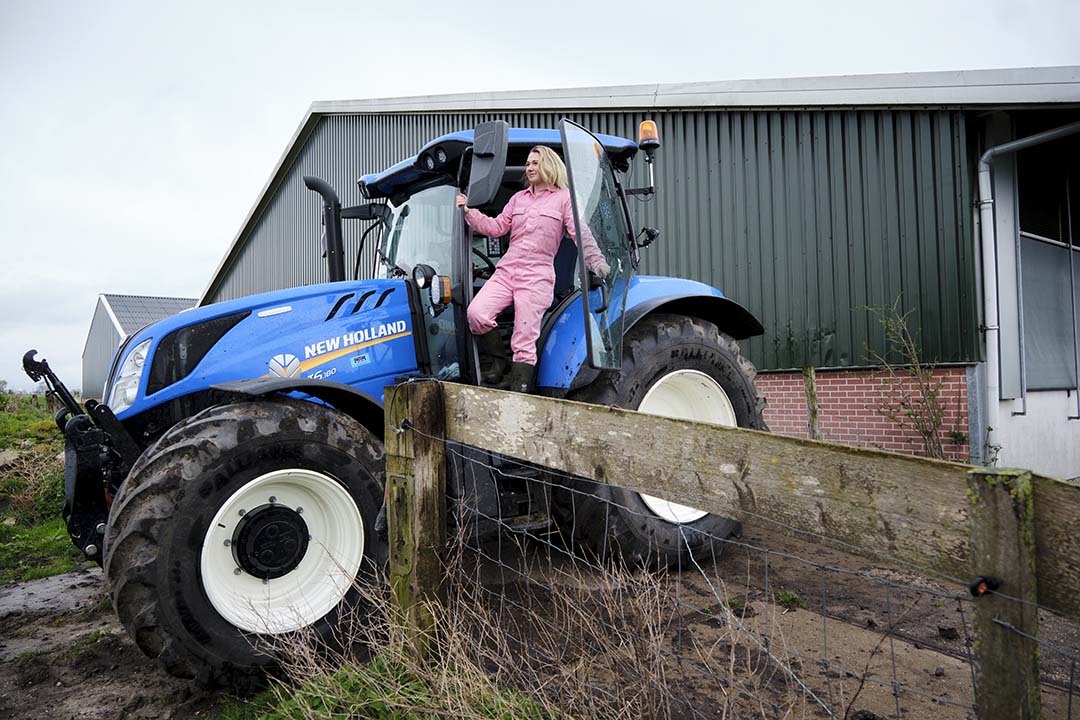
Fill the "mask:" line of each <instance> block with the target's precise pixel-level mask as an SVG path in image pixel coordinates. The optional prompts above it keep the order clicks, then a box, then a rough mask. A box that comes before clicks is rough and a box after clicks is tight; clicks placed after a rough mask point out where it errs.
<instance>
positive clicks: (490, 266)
mask: <svg viewBox="0 0 1080 720" xmlns="http://www.w3.org/2000/svg"><path fill="white" fill-rule="evenodd" d="M472 251H473V255H475V256H476V257H478V258H480V259H481V260H483V261H484V267H474V268H473V278H474V279H475V278H483V279H484V280H487V279H488V278H490V277H491V276H492V275H494V274H495V263H493V262H491V258H489V257H488V256H487V255H485V254H484V253H483V252H481V250H480V248H478V247H474V248H473V249H472Z"/></svg>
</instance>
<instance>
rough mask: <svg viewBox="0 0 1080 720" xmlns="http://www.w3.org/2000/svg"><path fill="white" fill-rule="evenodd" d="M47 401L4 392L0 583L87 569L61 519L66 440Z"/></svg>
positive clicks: (0, 403)
mask: <svg viewBox="0 0 1080 720" xmlns="http://www.w3.org/2000/svg"><path fill="white" fill-rule="evenodd" d="M54 412H55V408H54V407H52V406H50V405H49V404H48V403H45V402H44V401H40V400H35V399H33V398H32V397H30V396H26V395H16V394H14V393H0V452H5V453H8V454H10V453H12V452H14V453H16V454H15V456H14V458H13V459H9V461H7V462H5V464H4V465H3V466H2V467H0V584H7V583H12V582H26V581H27V580H35V579H37V578H43V577H49V576H52V575H59V574H61V573H65V572H70V571H72V570H75V569H77V568H80V567H84V566H85V565H86V562H85V560H84V558H83V555H82V553H80V552H79V551H78V550H76V549H75V547H74V546H73V545H72V544H71V540H70V539H69V538H68V534H67V530H66V529H65V527H64V523H63V521H62V520H61V519H60V511H61V509H62V508H63V506H64V463H63V460H62V459H61V458H60V455H61V453H62V452H63V449H64V443H63V438H62V436H61V435H60V431H59V430H58V429H57V427H56V423H55V421H54V420H53V414H54Z"/></svg>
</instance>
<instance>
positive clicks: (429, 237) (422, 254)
mask: <svg viewBox="0 0 1080 720" xmlns="http://www.w3.org/2000/svg"><path fill="white" fill-rule="evenodd" d="M456 194H457V190H456V189H455V188H454V186H452V185H440V186H438V187H432V188H428V189H427V190H421V191H420V192H418V193H416V194H415V195H413V196H412V197H410V198H409V199H408V200H406V201H405V202H403V203H402V204H401V205H400V206H396V205H391V206H390V207H391V211H392V214H391V216H390V220H389V222H388V223H387V228H388V230H387V232H386V233H385V234H384V236H383V237H384V238H385V239H384V241H383V243H382V248H381V250H382V255H383V257H380V258H377V259H376V263H378V267H376V268H375V276H376V277H387V278H389V277H394V273H395V267H397V268H400V269H401V271H404V272H405V273H406V274H410V273H411V272H412V269H413V266H414V265H416V264H417V263H424V264H426V265H430V266H431V267H433V268H435V272H436V273H438V274H439V275H449V274H450V271H451V265H450V261H451V257H452V256H451V246H452V240H453V228H454V196H455V195H456ZM398 276H399V277H400V272H398Z"/></svg>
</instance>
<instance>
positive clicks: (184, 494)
mask: <svg viewBox="0 0 1080 720" xmlns="http://www.w3.org/2000/svg"><path fill="white" fill-rule="evenodd" d="M536 145H546V146H549V147H551V148H552V149H554V150H555V151H556V152H558V153H560V154H561V156H562V157H563V158H564V160H565V161H566V164H567V166H568V172H569V182H570V186H571V187H570V192H571V197H572V204H573V208H574V214H575V219H576V227H578V228H581V227H583V226H588V228H589V229H590V230H591V233H592V235H593V237H594V238H595V239H596V241H597V243H598V244H599V246H600V248H601V250H602V251H603V252H604V254H605V257H606V260H607V263H608V265H609V266H610V268H611V271H610V272H609V274H608V275H606V276H605V277H602V278H601V277H596V276H593V275H591V274H590V273H589V272H588V271H587V270H586V267H585V263H584V260H583V258H582V253H581V252H580V250H579V248H578V244H577V243H575V242H574V241H573V240H572V239H570V238H564V240H563V244H562V248H561V249H560V251H559V254H558V255H557V257H556V260H555V265H556V294H555V300H554V302H553V303H552V306H551V307H550V308H549V310H548V312H547V314H546V315H545V318H544V321H543V330H542V333H541V336H540V339H539V341H538V363H537V368H536V377H535V384H536V387H537V392H539V393H542V394H545V395H549V396H553V397H564V398H570V399H574V400H581V401H585V402H591V403H602V404H606V405H618V406H620V407H624V408H632V409H634V408H636V409H638V410H643V411H647V412H651V413H655V414H660V415H667V416H672V417H681V418H689V419H695V420H700V421H705V422H713V423H718V424H721V425H728V426H739V427H750V428H759V429H760V428H764V423H763V420H762V409H763V406H764V403H763V400H762V398H761V396H760V395H759V394H758V392H757V391H756V389H755V387H754V369H753V367H752V366H751V365H750V363H749V362H747V361H746V360H745V359H744V358H743V357H742V356H741V355H740V354H739V349H738V346H737V345H736V341H737V340H739V339H742V338H746V337H751V336H754V335H758V334H761V332H762V328H761V325H760V323H759V322H758V321H757V320H756V319H755V318H754V317H753V316H752V315H751V314H750V313H749V312H747V311H746V310H745V309H743V308H742V307H741V306H739V305H738V304H737V303H735V302H733V301H731V300H729V299H727V298H726V297H724V295H723V294H722V293H721V292H720V291H718V290H716V289H714V288H712V287H709V286H707V285H704V284H701V283H698V282H692V281H689V280H680V279H674V278H664V277H646V276H637V275H635V270H636V268H637V267H638V257H639V256H638V253H639V249H640V248H642V247H644V246H645V245H647V244H648V243H650V242H652V241H653V240H654V239H655V238H656V236H657V235H658V232H657V231H656V230H655V229H653V228H644V229H642V230H641V232H635V231H634V225H633V220H632V218H631V212H630V205H631V203H630V202H629V200H630V199H632V198H635V197H636V198H637V199H641V200H647V199H649V197H650V196H653V195H654V193H655V188H654V187H653V182H652V162H653V159H654V154H655V152H656V150H657V148H658V147H659V145H660V142H659V138H658V137H657V134H656V129H655V125H654V124H652V123H651V122H649V121H646V122H645V123H643V124H642V134H641V136H640V137H639V141H638V142H637V143H634V142H632V141H629V140H626V139H623V138H618V137H611V136H606V135H595V134H592V133H590V132H589V131H587V130H586V129H584V128H582V127H580V126H579V125H576V124H575V123H573V122H570V121H567V120H564V121H562V123H561V126H560V128H559V130H533V129H517V128H514V129H510V128H508V127H507V126H506V124H505V123H503V122H491V123H484V124H482V125H480V126H478V127H477V128H476V129H475V130H474V131H467V132H458V133H453V134H450V135H445V136H443V137H440V138H438V139H436V140H434V141H432V142H430V143H428V144H427V145H425V146H424V147H423V148H422V149H421V150H420V152H419V153H417V155H416V156H415V157H412V158H409V159H408V160H405V161H403V162H401V163H398V164H397V165H394V166H393V167H391V168H389V169H387V170H385V171H383V172H381V173H377V174H374V175H366V176H364V177H363V178H361V179H360V180H359V186H360V192H361V194H362V195H363V197H364V200H365V201H364V203H363V204H360V205H357V206H354V207H349V208H342V207H341V205H340V203H339V201H338V198H337V196H336V195H335V193H334V191H333V190H332V189H331V188H330V187H329V186H328V185H327V184H326V183H324V182H322V181H320V180H318V179H315V178H305V182H306V184H307V186H308V187H309V188H311V189H312V190H315V191H317V192H319V193H320V195H321V196H322V198H323V223H324V225H325V232H326V250H327V252H326V256H327V261H328V265H329V277H330V282H328V283H325V284H320V285H312V286H307V287H300V288H291V289H288V290H280V291H275V292H269V293H265V294H261V295H255V296H251V297H245V298H241V299H238V300H231V301H227V302H221V303H217V304H213V305H207V306H203V307H198V308H195V309H192V310H189V311H186V312H182V313H180V314H178V315H176V316H174V317H171V318H168V319H166V320H163V321H161V322H158V323H155V324H153V325H150V326H148V327H146V328H143V329H142V330H140V331H139V332H137V333H135V334H133V335H131V336H130V337H128V338H127V339H126V340H125V341H124V343H123V345H122V346H121V347H120V349H119V350H118V352H117V355H116V357H115V359H114V361H113V366H112V368H111V372H110V376H109V378H108V383H107V386H106V389H105V399H106V402H103V403H98V402H95V401H93V400H90V401H87V402H86V403H85V405H84V406H83V407H80V406H79V405H78V404H77V403H76V401H75V399H74V398H73V397H72V396H71V394H70V393H69V392H68V391H67V390H66V389H65V388H64V386H63V384H62V383H61V382H60V381H59V380H58V379H57V378H56V376H55V375H54V374H53V373H52V372H51V370H50V369H49V368H48V365H47V363H46V362H45V361H43V360H40V361H39V360H37V359H36V355H35V351H33V350H31V351H30V352H28V353H26V355H25V356H24V367H25V369H26V371H27V373H28V374H29V375H30V376H31V377H32V378H33V379H34V380H35V381H36V380H40V379H44V380H45V381H46V382H47V383H48V384H49V386H50V388H51V389H52V390H53V391H54V392H56V393H57V394H58V395H59V396H60V397H61V399H62V401H63V404H64V409H62V410H61V411H60V413H59V414H58V416H57V423H58V425H59V426H60V428H61V429H62V431H63V433H64V436H65V438H66V503H65V508H64V517H65V519H66V522H67V527H68V530H69V532H70V535H71V538H72V540H73V542H75V544H76V546H77V547H78V548H79V549H80V550H82V551H83V552H84V553H85V554H86V556H87V557H88V558H91V559H93V560H96V561H97V562H99V563H101V564H102V565H103V567H104V570H105V576H106V578H107V581H108V583H109V585H110V588H111V592H112V599H113V603H114V606H115V609H116V612H117V614H118V615H119V617H120V620H121V621H122V623H123V625H124V626H125V628H126V629H127V631H128V632H129V633H130V634H131V636H132V638H133V639H134V640H135V642H136V643H137V644H138V646H139V647H140V648H141V649H142V650H143V651H144V652H146V654H147V655H149V656H151V657H154V658H157V659H159V660H160V662H161V664H162V665H163V666H164V668H165V669H166V670H167V671H168V672H170V673H172V674H174V675H178V676H181V677H188V678H194V679H197V680H200V681H202V682H204V683H214V682H226V683H236V682H239V681H240V680H241V679H242V678H245V677H250V676H251V675H252V674H257V673H260V672H262V671H263V670H265V669H266V668H267V666H268V665H270V664H272V662H273V661H272V659H271V657H270V656H269V655H267V654H265V653H264V652H262V649H263V648H262V646H263V645H265V644H266V641H267V640H268V639H272V638H273V636H275V635H278V634H280V633H285V632H290V631H295V630H300V629H309V630H311V631H313V632H315V633H317V634H319V635H324V636H329V635H330V633H331V628H332V627H333V624H334V621H335V618H336V617H337V616H338V615H339V614H340V613H341V612H342V611H343V609H345V608H349V607H351V606H353V605H354V604H356V603H357V602H358V599H357V592H356V589H355V584H356V581H357V579H358V578H359V577H361V576H362V575H363V574H364V573H365V570H370V569H374V568H377V567H379V566H381V565H382V564H383V563H384V562H385V560H386V557H387V542H386V537H385V532H380V528H379V520H380V510H381V508H382V506H383V492H384V461H383V450H382V433H383V398H384V391H385V389H386V388H387V387H388V386H391V385H393V384H395V383H396V382H399V381H401V380H402V379H406V378H429V377H435V378H441V379H445V380H449V381H454V382H460V383H468V384H480V382H481V378H483V376H484V372H485V370H486V368H487V367H488V364H489V363H490V362H491V358H489V357H487V356H486V355H485V354H484V353H481V352H480V351H479V349H478V347H477V343H476V341H475V339H474V338H473V337H471V336H470V333H469V331H468V325H467V322H466V317H465V310H466V307H467V305H468V303H469V301H470V299H471V298H472V297H473V294H474V293H475V291H476V290H477V289H478V288H479V287H481V286H482V284H483V283H484V282H485V281H486V280H487V279H488V278H489V277H490V276H491V274H492V272H493V270H494V267H495V264H496V263H497V262H498V259H499V257H500V256H501V255H502V254H503V253H504V252H505V251H506V250H507V243H508V241H507V239H506V238H499V237H483V236H480V235H478V234H476V233H474V232H473V231H471V230H470V229H469V227H468V225H467V224H466V223H465V222H464V217H463V210H462V209H460V208H457V207H455V203H454V198H455V196H456V194H457V193H459V192H462V191H464V192H466V193H467V195H468V197H469V205H470V206H473V207H479V208H480V209H481V210H483V211H484V212H486V213H487V214H489V215H494V214H496V213H497V212H498V211H499V210H500V209H501V207H502V206H503V204H505V203H506V202H507V200H508V199H509V197H510V196H511V195H512V194H513V193H514V192H516V191H517V190H518V189H520V188H521V186H522V173H523V166H524V163H525V158H526V155H527V154H528V151H529V149H530V148H532V147H534V146H536ZM638 152H644V153H645V160H646V163H647V167H648V170H649V178H648V186H646V187H639V188H630V187H626V186H625V185H624V183H625V182H626V180H627V178H628V176H629V169H630V163H631V160H632V159H633V158H634V156H635V155H636V153H638ZM343 221H350V222H362V223H368V224H369V226H368V228H367V231H366V232H365V233H364V236H365V237H368V236H371V237H372V238H373V240H372V241H373V242H374V243H375V244H376V245H375V247H376V250H375V255H376V256H377V260H376V264H375V268H374V273H373V275H374V277H373V279H356V277H355V276H358V275H359V273H358V272H357V271H355V270H354V273H353V274H354V279H352V280H348V279H346V272H345V261H344V256H343V250H342V241H341V236H342V234H341V223H342V222H343ZM362 246H363V240H361V249H362ZM356 257H357V264H356V267H357V268H359V258H360V257H361V256H360V250H358V251H357V255H356ZM511 327H512V308H510V309H508V310H507V311H506V313H504V316H503V317H501V318H500V328H501V332H502V337H503V338H504V342H505V340H506V338H508V337H509V334H510V328H511ZM484 461H485V462H484V465H488V466H489V465H491V464H496V465H497V464H498V462H499V460H498V459H497V458H484ZM469 467H470V468H472V471H474V472H475V470H476V468H477V467H480V466H479V465H476V464H470V465H469ZM466 475H467V472H465V471H463V470H460V469H458V470H457V471H454V470H453V469H452V471H451V472H450V473H449V477H448V497H449V500H450V502H451V503H457V504H459V505H462V504H467V505H472V506H473V507H472V509H474V510H477V512H474V513H472V514H471V517H480V518H482V517H489V518H490V517H501V518H507V517H513V516H515V514H516V515H518V516H522V517H523V519H522V522H526V521H528V522H533V523H535V522H537V520H536V517H537V515H538V513H537V507H536V503H537V502H538V499H537V497H536V496H537V493H535V492H531V493H530V492H529V489H528V488H526V487H524V486H515V485H514V483H513V482H511V481H507V480H505V479H499V480H497V481H496V482H488V483H486V484H483V483H481V484H475V483H474V484H472V485H470V488H469V489H466V487H465V486H466V478H465V476H466ZM477 488H492V489H490V490H483V489H479V490H478V489H477ZM540 502H541V503H542V504H543V505H546V507H542V508H540V509H541V510H542V511H543V512H542V513H540V515H542V516H544V517H545V518H546V519H543V520H542V522H547V523H553V524H555V525H556V527H557V528H558V529H559V530H560V531H561V533H562V534H563V536H564V537H566V538H567V539H568V542H572V543H575V544H576V545H577V546H579V547H584V548H587V549H591V550H592V551H593V552H595V553H596V554H597V555H601V556H603V555H607V554H612V553H617V554H619V555H620V556H621V557H622V558H623V559H625V560H628V561H630V562H651V563H671V562H675V561H677V560H679V559H683V558H685V555H686V554H687V553H693V552H695V551H697V550H699V549H701V547H702V546H705V545H707V544H708V540H707V538H709V537H710V536H712V537H727V536H729V535H730V534H732V533H734V532H736V531H737V529H738V525H737V524H736V523H734V522H733V521H731V520H728V519H725V518H721V517H717V516H714V515H708V514H706V513H704V512H701V511H698V510H695V509H693V508H689V507H685V506H681V505H675V504H672V503H668V502H666V501H664V500H662V499H660V498H654V497H648V496H644V495H639V494H637V493H632V492H629V491H625V490H622V489H619V488H614V487H611V488H601V489H600V490H591V491H590V493H588V494H583V493H574V492H573V490H572V488H570V487H566V488H565V489H564V490H561V491H556V492H553V493H551V494H550V501H548V500H547V499H546V498H545V499H541V500H540ZM458 515H459V516H460V517H468V516H470V514H468V513H459V514H458ZM526 515H527V518H528V520H526V519H524V517H525V516H526ZM688 528H689V529H693V530H697V531H701V532H685V530H686V529H688ZM474 530H475V531H476V532H478V533H481V534H482V532H483V531H484V528H482V527H477V528H474Z"/></svg>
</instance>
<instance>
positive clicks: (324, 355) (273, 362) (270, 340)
mask: <svg viewBox="0 0 1080 720" xmlns="http://www.w3.org/2000/svg"><path fill="white" fill-rule="evenodd" d="M246 311H250V314H248V315H247V316H246V317H244V318H243V319H242V320H240V321H239V322H238V323H237V324H236V325H235V326H234V327H233V328H232V329H230V330H229V331H228V332H226V333H225V335H224V336H223V337H222V338H221V339H220V340H218V341H217V342H216V343H215V344H214V345H213V347H212V348H211V349H210V350H209V352H208V353H207V354H206V356H205V357H203V358H202V360H201V361H200V362H199V363H198V364H197V365H196V366H195V367H194V368H193V369H192V370H191V372H190V373H189V374H188V375H187V376H186V377H184V378H182V379H180V380H178V381H176V382H174V383H172V384H171V385H168V386H167V387H165V388H163V389H160V390H157V391H156V392H154V393H152V394H150V395H147V394H146V390H147V385H148V382H149V378H150V376H151V374H152V373H151V371H150V370H149V368H150V367H151V366H152V364H153V362H154V361H155V359H156V358H157V356H158V350H159V346H160V344H161V342H162V340H163V339H164V338H167V337H169V336H170V334H171V333H173V332H175V331H179V330H182V329H183V328H189V327H193V326H198V325H199V324H201V323H204V322H206V321H209V320H213V319H215V318H222V317H226V316H230V315H235V314H236V313H243V312H246ZM148 339H149V340H150V341H151V343H150V348H149V353H148V354H147V360H146V362H147V370H146V371H144V372H143V374H142V378H141V380H140V384H139V392H138V396H137V398H136V400H135V402H134V403H133V404H132V406H131V407H129V408H127V409H125V410H123V411H122V412H120V413H117V417H118V418H119V419H121V420H123V419H125V418H127V417H131V416H133V415H136V414H138V413H141V412H145V411H146V410H148V409H150V408H153V407H155V406H158V405H161V404H162V403H166V402H169V401H171V400H174V399H176V398H179V397H182V396H185V395H189V394H191V393H195V392H198V391H202V390H205V389H206V388H208V387H209V386H211V385H215V384H219V383H223V382H228V381H231V380H240V379H248V378H258V377H292V378H296V379H300V378H312V379H324V380H332V381H335V382H341V383H345V384H347V385H350V386H352V387H354V388H356V389H358V390H361V391H363V392H366V393H367V394H369V395H371V396H372V397H375V398H380V399H381V398H382V394H383V388H384V387H385V386H386V385H391V384H393V381H394V378H395V377H397V376H399V375H403V374H409V373H416V372H417V370H418V367H417V352H416V348H415V338H414V337H413V320H412V315H411V313H410V310H409V300H408V293H407V289H406V287H405V281H404V280H357V281H350V282H339V283H324V284H321V285H310V286H307V287H303V288H292V289H288V290H276V291H273V292H268V293H263V294H260V295H253V296H250V297H245V298H241V299H238V300H230V301H227V302H222V303H216V304H214V305H207V306H205V307H200V308H194V309H192V310H187V311H185V312H182V313H179V314H178V315H174V316H173V317H170V318H167V319H165V320H162V321H161V322H158V323H155V324H153V325H150V326H148V327H146V328H144V329H142V330H140V331H139V332H138V333H136V335H135V336H134V337H132V338H131V340H130V341H129V342H127V343H125V355H126V354H127V353H130V352H131V350H132V349H133V348H135V347H137V346H138V345H139V344H140V343H142V342H144V341H145V340H148ZM124 359H125V358H124V357H121V358H119V362H118V363H117V364H116V367H120V366H121V365H122V364H123V361H124Z"/></svg>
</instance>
